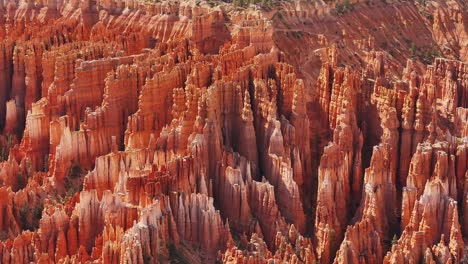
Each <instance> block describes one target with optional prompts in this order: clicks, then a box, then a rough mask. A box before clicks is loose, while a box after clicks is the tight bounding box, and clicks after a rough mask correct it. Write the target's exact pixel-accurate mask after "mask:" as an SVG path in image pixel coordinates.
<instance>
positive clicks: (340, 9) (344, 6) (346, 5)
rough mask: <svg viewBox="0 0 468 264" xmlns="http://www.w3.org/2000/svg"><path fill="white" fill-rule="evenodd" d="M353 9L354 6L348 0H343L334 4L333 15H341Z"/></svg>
mask: <svg viewBox="0 0 468 264" xmlns="http://www.w3.org/2000/svg"><path fill="white" fill-rule="evenodd" d="M353 10H354V6H353V5H352V4H351V3H350V2H349V0H344V1H343V3H339V4H336V6H335V10H334V13H335V15H338V16H341V15H344V14H346V13H347V12H349V11H353Z"/></svg>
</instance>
